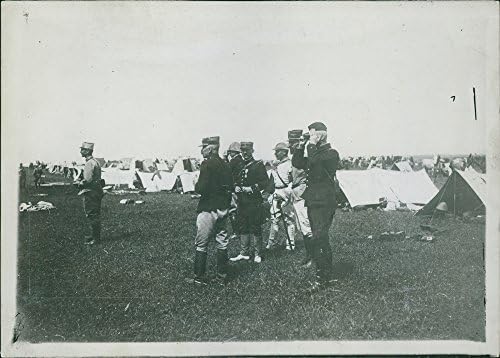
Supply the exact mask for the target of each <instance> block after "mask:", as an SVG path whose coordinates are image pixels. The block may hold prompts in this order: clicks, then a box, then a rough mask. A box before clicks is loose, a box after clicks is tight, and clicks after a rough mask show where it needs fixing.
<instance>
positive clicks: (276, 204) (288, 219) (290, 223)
mask: <svg viewBox="0 0 500 358" xmlns="http://www.w3.org/2000/svg"><path fill="white" fill-rule="evenodd" d="M270 210H271V220H270V221H271V227H270V229H269V240H268V242H267V245H268V246H269V247H274V246H276V245H279V244H280V242H279V240H278V239H277V235H276V234H277V233H278V231H279V222H280V221H281V220H283V219H281V215H283V218H284V219H285V224H286V230H287V232H288V237H289V238H290V242H288V238H287V239H286V246H287V248H290V246H291V248H292V249H293V248H295V214H294V212H293V208H292V207H291V202H290V201H288V202H283V201H281V211H280V201H279V200H277V196H274V198H273V201H272V203H271V209H270Z"/></svg>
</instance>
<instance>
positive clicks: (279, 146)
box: [273, 142, 288, 150]
mask: <svg viewBox="0 0 500 358" xmlns="http://www.w3.org/2000/svg"><path fill="white" fill-rule="evenodd" d="M273 150H288V144H286V143H283V142H280V143H278V144H276V146H275V147H274V148H273Z"/></svg>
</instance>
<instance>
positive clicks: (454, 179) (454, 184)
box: [453, 175, 457, 216]
mask: <svg viewBox="0 0 500 358" xmlns="http://www.w3.org/2000/svg"><path fill="white" fill-rule="evenodd" d="M456 184H457V176H456V175H455V178H453V216H456V210H455V209H456V207H457V203H456V195H457V185H456Z"/></svg>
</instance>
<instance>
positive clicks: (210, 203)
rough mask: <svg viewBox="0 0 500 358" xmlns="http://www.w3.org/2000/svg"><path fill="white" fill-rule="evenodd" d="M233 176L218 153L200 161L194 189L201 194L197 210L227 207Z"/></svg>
mask: <svg viewBox="0 0 500 358" xmlns="http://www.w3.org/2000/svg"><path fill="white" fill-rule="evenodd" d="M232 190H233V177H232V174H231V168H230V167H229V164H227V163H226V162H225V161H224V160H222V158H221V157H219V155H218V154H215V155H212V156H211V157H210V158H208V159H206V160H205V161H203V162H202V163H201V167H200V176H199V178H198V182H197V183H196V185H195V191H196V192H197V193H198V194H200V195H201V198H200V201H199V202H198V209H197V212H199V213H200V212H202V211H207V212H210V211H215V210H217V209H221V210H224V209H228V208H229V205H230V203H231V192H232Z"/></svg>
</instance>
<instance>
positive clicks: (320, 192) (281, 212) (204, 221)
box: [75, 122, 339, 291]
mask: <svg viewBox="0 0 500 358" xmlns="http://www.w3.org/2000/svg"><path fill="white" fill-rule="evenodd" d="M200 147H201V154H202V156H203V162H202V163H201V167H200V175H199V178H198V181H197V183H196V185H195V191H196V192H197V193H198V194H199V195H200V199H199V202H198V206H197V219H196V227H197V233H196V237H195V239H194V246H195V257H194V275H193V276H192V277H189V278H187V279H186V281H188V282H189V283H193V284H198V285H207V284H208V283H209V282H210V280H208V278H207V275H206V266H207V251H208V246H209V242H210V240H213V239H214V238H215V247H216V250H217V253H216V262H217V268H216V269H217V270H216V271H217V274H216V277H215V278H213V280H212V281H216V282H218V283H222V284H226V283H227V282H228V279H229V278H228V272H229V267H230V262H232V263H237V262H245V261H250V260H253V262H255V263H257V264H259V263H261V262H262V256H263V250H273V249H277V248H279V247H280V246H285V248H286V249H287V250H295V247H296V240H295V237H296V232H295V227H296V223H297V226H298V228H299V230H300V232H301V234H302V236H303V240H304V247H305V257H304V260H303V262H302V265H303V266H304V267H308V266H311V265H312V264H314V265H315V268H316V275H315V276H314V279H313V280H312V285H311V287H310V288H309V289H310V290H312V291H316V290H319V289H322V288H324V287H328V286H329V285H330V284H331V283H332V282H333V280H334V272H333V264H332V250H331V246H330V240H329V229H330V227H331V225H332V222H333V218H334V214H335V208H336V206H337V203H336V199H335V174H336V170H337V167H338V164H339V154H338V152H337V151H336V150H335V149H333V148H332V147H331V145H330V144H329V143H328V140H327V127H326V125H325V124H324V123H321V122H314V123H312V124H311V125H309V126H308V132H306V133H303V131H302V130H291V131H289V132H288V141H287V142H281V143H278V144H277V145H276V146H275V147H274V152H275V156H276V159H277V161H278V164H277V167H276V169H275V170H274V171H273V172H272V175H271V177H269V176H268V174H267V171H266V168H265V166H264V163H263V162H262V161H261V160H256V159H255V158H254V156H253V153H254V144H253V143H252V142H235V143H232V144H231V145H230V146H229V148H228V150H227V157H226V158H222V157H221V156H220V154H219V150H220V139H219V137H208V138H204V139H203V140H202V143H201V146H200ZM93 148H94V145H93V143H87V142H85V143H83V144H82V146H81V148H80V153H81V155H82V156H83V157H84V158H85V161H86V163H85V168H84V170H83V178H82V179H81V180H79V181H78V182H76V183H75V184H76V185H77V186H78V188H79V189H80V192H79V194H80V195H82V196H83V205H84V211H85V214H86V217H87V218H88V221H89V224H90V227H91V235H90V236H88V237H86V243H87V244H90V245H93V244H96V243H98V242H99V241H100V239H101V236H100V234H101V221H100V210H101V201H102V197H103V191H102V180H101V169H100V167H99V164H98V162H97V161H96V160H95V159H94V158H93V156H92V154H93ZM290 154H291V155H292V157H291V158H290ZM266 202H267V204H268V205H266ZM268 206H270V209H267V207H268ZM266 210H270V213H271V220H270V222H271V228H270V232H269V238H268V240H267V245H266V246H265V249H264V247H263V238H262V226H263V224H264V222H265V221H266V217H267V213H266ZM280 220H282V222H283V223H284V226H285V231H286V242H285V243H284V245H282V244H283V243H281V242H280V241H279V240H278V236H277V234H278V231H279V221H280ZM229 223H231V226H232V230H233V233H234V234H235V235H236V237H237V238H238V239H239V247H240V250H239V253H238V255H236V256H235V257H232V258H229V257H228V253H227V247H228V243H229V237H228V229H227V228H228V224H229Z"/></svg>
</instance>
